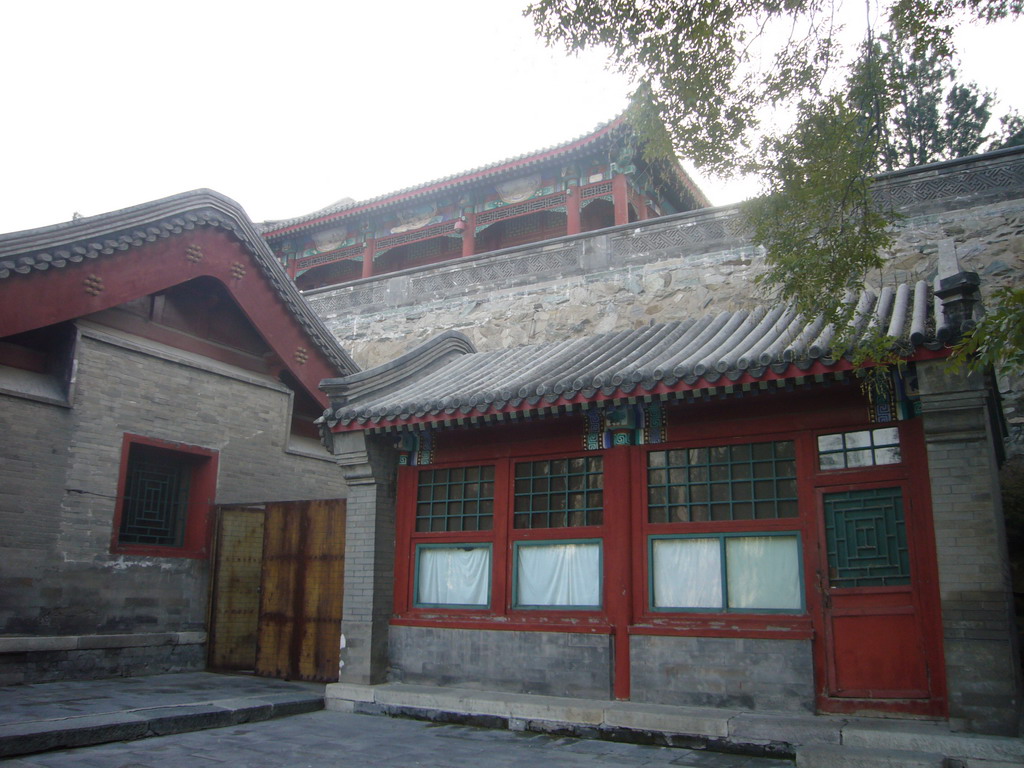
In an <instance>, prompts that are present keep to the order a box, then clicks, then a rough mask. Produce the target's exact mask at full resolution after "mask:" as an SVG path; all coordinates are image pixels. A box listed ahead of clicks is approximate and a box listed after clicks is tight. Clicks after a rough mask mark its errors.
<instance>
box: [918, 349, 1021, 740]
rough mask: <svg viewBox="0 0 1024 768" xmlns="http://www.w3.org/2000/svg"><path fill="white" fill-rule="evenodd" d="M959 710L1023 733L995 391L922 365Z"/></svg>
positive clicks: (950, 663)
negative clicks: (995, 439)
mask: <svg viewBox="0 0 1024 768" xmlns="http://www.w3.org/2000/svg"><path fill="white" fill-rule="evenodd" d="M917 371H918V381H919V384H920V388H921V407H922V414H923V418H924V431H925V442H926V446H927V453H928V465H929V471H930V474H931V492H932V511H933V518H934V522H935V544H936V551H937V555H938V565H939V593H940V599H941V602H942V627H943V635H944V646H945V657H946V671H947V681H948V684H949V708H950V715H951V716H952V717H959V718H964V719H966V720H968V721H969V723H970V726H971V728H972V729H973V730H978V731H982V732H991V733H1005V734H1016V732H1017V727H1018V722H1019V720H1018V719H1019V715H1020V707H1021V687H1020V685H1021V683H1020V669H1019V664H1018V658H1019V655H1018V653H1017V645H1016V632H1015V627H1014V618H1013V606H1012V603H1011V600H1010V591H1009V558H1008V556H1007V551H1006V534H1005V527H1004V523H1003V514H1002V501H1001V499H1000V493H999V485H998V476H997V468H996V459H995V455H994V451H993V448H992V436H991V434H990V432H989V420H988V414H987V411H986V402H985V393H984V391H983V389H982V382H981V381H980V380H979V378H978V377H976V376H971V377H967V376H965V375H963V374H962V373H956V372H954V371H951V370H950V369H949V367H948V366H947V365H946V363H945V362H943V361H932V362H928V363H919V364H918V366H917Z"/></svg>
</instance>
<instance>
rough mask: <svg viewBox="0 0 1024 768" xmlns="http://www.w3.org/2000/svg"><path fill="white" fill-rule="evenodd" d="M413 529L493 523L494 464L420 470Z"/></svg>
mask: <svg viewBox="0 0 1024 768" xmlns="http://www.w3.org/2000/svg"><path fill="white" fill-rule="evenodd" d="M416 498H417V501H416V530H417V531H419V532H428V531H489V530H491V528H492V527H493V525H494V467H493V466H480V467H455V468H453V469H427V470H423V471H421V472H420V475H419V486H418V488H417V496H416Z"/></svg>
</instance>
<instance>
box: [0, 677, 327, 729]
mask: <svg viewBox="0 0 1024 768" xmlns="http://www.w3.org/2000/svg"><path fill="white" fill-rule="evenodd" d="M323 690H324V686H323V684H322V683H321V684H316V683H297V682H285V681H284V680H273V679H271V678H267V677H254V676H252V675H215V674H211V673H209V672H182V673H179V674H173V675H148V676H142V677H115V678H111V679H109V680H66V681H62V682H59V683H36V684H34V685H8V686H0V726H3V725H10V724H14V723H26V722H31V721H44V720H66V719H67V718H75V717H86V716H90V715H103V714H107V713H110V712H128V711H140V710H141V711H144V710H147V709H154V708H157V707H176V706H182V705H187V704H201V703H208V702H212V701H217V700H221V699H245V698H248V697H258V696H271V695H275V694H287V693H292V692H295V691H309V692H315V693H317V694H322V693H323Z"/></svg>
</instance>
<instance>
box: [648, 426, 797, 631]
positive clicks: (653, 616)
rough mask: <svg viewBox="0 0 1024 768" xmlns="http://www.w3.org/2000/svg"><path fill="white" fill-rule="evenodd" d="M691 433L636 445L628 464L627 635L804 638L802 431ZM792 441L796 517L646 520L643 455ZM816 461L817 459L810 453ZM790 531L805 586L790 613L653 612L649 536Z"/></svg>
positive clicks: (654, 610) (723, 611)
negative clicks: (799, 604)
mask: <svg viewBox="0 0 1024 768" xmlns="http://www.w3.org/2000/svg"><path fill="white" fill-rule="evenodd" d="M695 432H696V434H694V435H693V436H691V437H689V438H687V439H684V440H672V441H669V442H664V443H659V444H654V445H644V446H639V449H638V450H637V451H636V454H635V459H634V463H633V478H634V479H635V482H634V487H633V499H634V501H633V510H634V518H633V519H634V530H635V531H636V532H637V533H636V534H635V535H634V536H633V558H634V562H636V563H638V564H639V565H638V567H636V568H635V569H634V571H633V574H632V577H633V594H634V595H635V596H636V599H635V600H634V614H633V626H632V627H631V629H630V632H631V634H654V635H664V634H681V635H695V636H702V637H716V636H745V635H746V636H753V635H756V636H758V637H767V638H773V637H778V638H796V637H806V638H809V637H810V636H811V634H812V626H811V616H810V615H809V614H810V610H811V602H812V601H811V591H810V590H811V588H812V586H813V579H812V578H811V576H812V574H813V573H814V569H813V567H812V566H813V565H814V563H813V561H812V559H811V558H810V557H809V555H808V549H809V545H811V544H813V543H814V542H815V541H816V539H815V538H814V535H815V530H816V528H815V526H814V523H813V502H814V498H813V490H812V488H811V486H810V483H809V482H808V480H809V477H810V476H809V474H808V471H807V470H808V466H807V463H808V461H809V457H808V455H807V453H808V451H807V442H808V441H807V438H806V436H805V435H804V433H802V432H794V431H793V430H786V431H758V432H747V433H745V434H743V435H735V434H728V432H727V431H723V430H719V429H712V430H695ZM779 441H791V442H793V448H794V457H795V462H796V483H797V515H796V516H795V517H781V518H769V519H761V520H756V519H755V520H719V521H692V522H659V523H652V522H650V513H649V505H648V485H647V468H648V455H649V454H650V453H652V452H656V451H672V450H689V449H691V448H711V447H718V446H732V445H744V444H752V443H766V442H779ZM814 460H815V461H816V460H817V457H816V456H815V457H814ZM789 532H792V533H795V534H796V535H797V537H798V541H799V543H800V549H801V551H800V558H801V563H800V565H801V573H802V577H803V578H802V581H801V587H802V589H803V590H804V600H803V608H802V609H801V610H800V611H794V612H778V611H765V612H757V611H749V612H730V611H727V610H721V611H697V610H679V611H672V610H657V609H654V608H653V599H652V595H651V585H652V581H651V578H652V574H651V569H652V563H651V562H650V550H649V541H650V539H651V537H652V536H672V535H686V536H691V535H699V534H709V535H713V536H720V535H723V534H724V535H739V534H751V535H755V536H756V535H757V534H759V533H776V534H777V533H789Z"/></svg>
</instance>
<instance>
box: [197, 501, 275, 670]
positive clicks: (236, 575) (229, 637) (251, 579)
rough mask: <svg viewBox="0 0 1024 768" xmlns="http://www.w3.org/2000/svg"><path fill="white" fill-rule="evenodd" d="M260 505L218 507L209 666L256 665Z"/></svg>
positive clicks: (235, 667) (236, 667) (240, 667)
mask: <svg viewBox="0 0 1024 768" xmlns="http://www.w3.org/2000/svg"><path fill="white" fill-rule="evenodd" d="M262 566H263V508H262V507H221V508H220V509H219V510H218V513H217V538H216V549H215V555H214V562H213V581H212V588H211V592H210V645H209V666H210V667H211V668H212V669H225V670H252V669H255V668H256V632H257V628H258V626H259V611H260V596H259V587H260V574H261V571H262Z"/></svg>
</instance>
